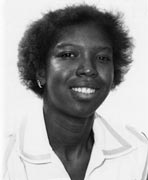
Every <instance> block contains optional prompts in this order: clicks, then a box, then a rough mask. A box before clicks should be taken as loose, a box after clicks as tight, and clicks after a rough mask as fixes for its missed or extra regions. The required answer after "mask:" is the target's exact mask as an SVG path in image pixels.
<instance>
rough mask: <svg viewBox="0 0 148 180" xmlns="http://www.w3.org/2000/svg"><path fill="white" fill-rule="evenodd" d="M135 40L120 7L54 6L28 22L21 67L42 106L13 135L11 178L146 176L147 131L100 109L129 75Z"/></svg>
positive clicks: (8, 164) (8, 175) (121, 179)
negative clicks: (112, 119)
mask: <svg viewBox="0 0 148 180" xmlns="http://www.w3.org/2000/svg"><path fill="white" fill-rule="evenodd" d="M132 47H133V45H132V40H131V38H130V37H129V36H128V33H127V31H126V30H125V28H124V26H123V23H122V21H121V18H120V15H119V14H118V15H113V14H112V13H110V12H105V11H104V12H103V11H99V10H98V9H96V8H95V7H92V6H87V5H80V6H72V7H66V8H65V9H60V10H57V11H54V12H49V13H47V14H45V15H44V16H43V17H42V18H41V19H39V20H38V21H36V22H34V23H33V24H32V25H31V26H30V27H29V28H28V30H27V31H26V33H25V35H24V37H23V39H22V41H21V42H20V45H19V61H18V68H19V72H20V77H21V79H22V82H23V83H24V84H25V85H26V86H27V88H29V89H31V90H32V91H33V92H35V93H36V94H37V95H38V96H39V97H40V98H42V100H43V109H39V110H35V111H34V112H33V113H32V112H29V113H28V115H26V116H25V117H24V121H23V123H22V125H21V127H20V129H19V132H18V133H17V134H16V135H14V136H11V138H10V139H11V140H10V141H11V151H9V152H8V154H7V161H6V173H5V178H6V179H14V180H15V179H21V180H30V179H31V180H41V179H44V180H46V179H48V180H51V179H67V180H68V179H72V180H84V179H88V180H96V179H101V180H108V179H111V180H125V179H126V180H135V179H136V180H145V179H146V171H147V160H146V159H147V154H148V147H147V144H148V143H147V140H146V138H145V137H144V136H142V135H141V134H139V133H137V132H136V131H135V130H134V129H133V128H131V127H126V128H120V126H119V127H118V128H117V129H114V127H112V126H111V125H110V124H109V123H108V122H106V121H105V120H104V119H103V118H102V117H100V116H99V115H97V114H96V113H95V111H96V109H97V108H98V107H99V106H100V105H101V104H102V102H103V101H104V100H105V98H106V97H107V95H108V94H109V92H110V91H111V90H113V89H114V88H115V87H116V86H117V85H119V84H120V83H121V82H122V81H123V77H124V75H125V73H126V72H127V70H128V67H129V65H130V63H131V61H132V60H131V50H132ZM31 111H33V110H31Z"/></svg>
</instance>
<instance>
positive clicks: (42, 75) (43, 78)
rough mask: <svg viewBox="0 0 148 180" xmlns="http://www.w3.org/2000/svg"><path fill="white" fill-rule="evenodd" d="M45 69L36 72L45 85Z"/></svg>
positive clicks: (37, 77)
mask: <svg viewBox="0 0 148 180" xmlns="http://www.w3.org/2000/svg"><path fill="white" fill-rule="evenodd" d="M45 74H46V73H45V70H44V69H40V70H38V71H37V73H36V79H37V80H39V81H40V83H41V85H43V86H44V85H45V84H46V76H45Z"/></svg>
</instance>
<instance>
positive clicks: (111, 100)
mask: <svg viewBox="0 0 148 180" xmlns="http://www.w3.org/2000/svg"><path fill="white" fill-rule="evenodd" d="M84 2H85V3H87V4H94V5H96V6H97V7H98V8H102V9H108V10H113V11H122V12H123V13H124V20H125V24H126V25H127V26H128V27H129V30H130V35H131V36H133V38H134V44H135V49H134V53H133V59H134V62H133V64H132V67H131V70H130V71H129V73H128V74H127V75H126V78H125V82H123V83H122V84H121V85H120V86H119V87H118V88H117V89H116V90H114V91H113V92H111V93H110V95H109V97H108V98H107V99H106V101H105V102H104V103H103V105H102V106H101V107H100V108H99V109H98V110H97V112H98V113H100V114H101V115H103V116H104V117H105V118H106V119H107V120H108V121H111V122H112V121H113V122H114V121H115V122H116V121H117V122H119V123H120V122H121V123H123V124H131V125H132V126H134V127H135V128H136V129H138V130H139V131H143V132H145V133H146V134H148V59H147V56H148V33H147V32H148V21H147V19H148V3H147V0H85V1H80V0H13V1H10V0H5V2H4V4H3V20H4V42H5V43H4V85H3V89H4V126H5V128H4V129H5V133H6V134H7V133H9V132H10V131H14V129H15V126H16V123H17V121H18V120H19V119H21V114H22V112H25V111H26V110H30V111H31V110H33V108H34V109H35V106H36V105H37V104H38V103H40V101H41V100H39V99H38V98H37V97H36V95H34V94H33V93H32V92H31V91H29V90H26V89H25V87H24V86H22V85H21V84H20V81H19V76H18V71H17V66H16V63H17V61H18V58H17V53H18V52H17V48H18V43H19V41H20V39H21V37H22V36H23V33H24V31H25V29H26V27H27V25H28V24H30V23H31V22H33V21H34V20H36V19H38V18H40V17H41V16H42V14H44V13H46V12H48V10H54V9H57V8H60V7H63V6H65V5H70V4H79V3H84ZM17 119H18V120H17Z"/></svg>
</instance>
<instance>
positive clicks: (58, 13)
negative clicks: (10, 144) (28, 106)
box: [17, 5, 133, 97]
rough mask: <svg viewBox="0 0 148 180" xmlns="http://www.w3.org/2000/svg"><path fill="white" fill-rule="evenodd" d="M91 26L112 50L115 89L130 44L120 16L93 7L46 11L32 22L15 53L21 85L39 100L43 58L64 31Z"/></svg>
mask: <svg viewBox="0 0 148 180" xmlns="http://www.w3.org/2000/svg"><path fill="white" fill-rule="evenodd" d="M89 22H93V23H95V24H96V25H98V26H99V27H101V28H103V30H104V31H105V32H106V34H107V36H108V37H109V39H110V41H111V44H112V47H113V64H114V80H113V87H112V89H114V88H115V87H116V86H117V85H119V84H120V83H121V82H122V81H123V79H124V75H125V73H126V72H127V71H128V69H129V66H130V63H131V62H132V49H133V41H132V38H131V37H129V33H128V30H127V29H126V28H125V25H124V24H123V20H122V14H121V13H119V12H118V13H116V14H114V13H112V12H110V11H105V10H99V9H97V8H96V7H95V6H89V5H77V6H69V7H65V8H64V9H58V10H55V11H50V12H48V13H46V14H44V15H43V17H42V18H41V19H39V20H37V21H35V22H33V23H32V24H31V25H30V26H29V27H28V29H27V30H26V32H25V34H24V36H23V38H22V40H21V41H20V43H19V49H18V59H19V60H18V64H17V65H18V69H19V74H20V78H21V80H22V83H23V84H25V85H26V86H27V88H28V89H31V90H32V91H34V92H35V93H36V94H37V95H38V96H39V97H42V96H43V91H44V88H39V86H38V84H37V79H36V72H37V71H38V70H40V69H41V68H45V66H46V58H47V55H48V53H49V50H50V48H51V47H52V46H53V43H54V42H55V40H56V39H57V38H58V34H59V32H60V30H61V29H62V28H64V27H67V26H70V25H77V24H82V23H83V24H85V23H89Z"/></svg>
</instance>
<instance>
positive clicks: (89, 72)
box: [76, 61, 98, 78]
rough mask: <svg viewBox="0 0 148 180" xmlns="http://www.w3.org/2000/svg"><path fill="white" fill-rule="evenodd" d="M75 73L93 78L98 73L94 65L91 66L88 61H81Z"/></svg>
mask: <svg viewBox="0 0 148 180" xmlns="http://www.w3.org/2000/svg"><path fill="white" fill-rule="evenodd" d="M76 74H77V76H79V77H82V76H86V77H92V78H95V77H97V75H98V73H97V70H96V68H95V65H94V66H93V65H92V63H91V62H89V61H85V62H84V61H83V62H82V64H80V66H79V67H78V69H77V71H76Z"/></svg>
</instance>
